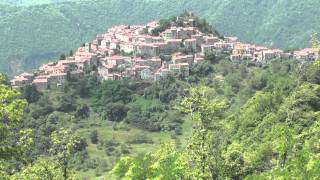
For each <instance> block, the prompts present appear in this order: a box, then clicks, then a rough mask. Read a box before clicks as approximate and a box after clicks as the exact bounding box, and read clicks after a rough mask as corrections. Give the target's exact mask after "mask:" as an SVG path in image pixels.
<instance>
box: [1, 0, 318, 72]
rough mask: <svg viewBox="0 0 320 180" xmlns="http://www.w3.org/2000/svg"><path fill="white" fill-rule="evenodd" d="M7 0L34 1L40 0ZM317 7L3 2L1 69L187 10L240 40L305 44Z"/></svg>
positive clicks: (311, 2) (160, 0) (151, 0)
mask: <svg viewBox="0 0 320 180" xmlns="http://www.w3.org/2000/svg"><path fill="white" fill-rule="evenodd" d="M5 2H14V3H15V4H19V3H20V4H21V3H22V4H29V5H30V4H31V5H32V4H38V2H40V1H8V0H7V1H5ZM42 2H43V1H42ZM46 2H61V1H46ZM318 7H320V1H317V0H305V1H299V0H282V1H278V0H268V1H266V0H265V1H261V0H250V1H247V0H227V1H226V0H206V1H203V0H179V1H174V0H121V1H118V0H108V1H103V0H93V1H75V2H63V3H58V4H55V3H53V4H46V5H37V6H22V7H21V6H19V7H10V8H9V7H6V6H0V34H1V37H0V43H1V44H2V46H1V47H0V54H1V55H0V71H1V72H5V73H7V74H14V73H16V72H17V71H19V70H21V69H26V68H27V69H30V68H34V67H37V66H38V65H39V64H41V63H42V62H44V61H47V60H48V59H50V58H57V57H58V56H59V55H60V54H61V53H62V52H67V51H69V50H70V49H72V48H76V47H78V46H79V45H80V44H81V43H83V42H84V41H86V40H90V39H92V38H93V37H94V36H95V35H96V34H98V33H101V32H103V31H104V30H105V29H106V28H107V27H110V26H111V25H113V24H119V23H127V24H134V23H145V22H147V21H149V20H152V19H158V18H162V17H168V16H171V15H177V14H179V13H181V12H182V11H184V10H191V11H193V12H194V13H195V14H197V15H200V16H202V17H204V18H206V19H207V20H208V21H209V22H210V23H211V24H213V25H214V26H215V27H216V29H217V30H218V31H220V32H221V33H222V34H226V35H234V36H238V37H240V39H241V40H242V41H251V42H255V43H257V44H266V45H271V46H276V47H280V48H284V49H288V48H296V47H304V46H308V44H309V39H310V38H309V37H310V34H311V33H312V32H313V31H316V32H318V31H319V29H320V25H319V23H318V19H319V17H320V13H319V11H320V10H319V8H318Z"/></svg>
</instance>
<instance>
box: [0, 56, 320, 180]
mask: <svg viewBox="0 0 320 180" xmlns="http://www.w3.org/2000/svg"><path fill="white" fill-rule="evenodd" d="M319 73H320V69H319V66H316V64H313V63H306V64H305V65H304V66H301V65H300V62H298V61H287V60H274V61H271V62H270V63H269V64H267V65H264V66H263V67H259V66H255V65H253V64H250V63H247V62H242V63H234V62H231V61H229V60H228V59H224V58H223V57H217V58H216V59H207V60H206V61H203V62H202V63H199V64H197V65H196V66H195V67H194V68H193V69H192V70H191V72H190V74H191V76H190V77H189V78H188V79H179V78H176V77H169V78H167V79H163V80H162V81H158V82H155V83H148V82H143V81H142V82H139V81H130V80H129V81H127V80H122V81H104V82H102V83H100V82H99V81H97V79H96V78H95V77H92V76H87V77H84V78H82V79H78V80H74V81H69V82H68V84H66V85H65V86H63V87H62V88H56V89H51V90H48V91H45V92H42V93H39V92H38V91H36V89H34V88H33V87H32V86H31V87H27V88H24V89H22V90H21V92H22V97H23V98H26V100H27V101H28V102H29V105H28V106H27V107H26V110H25V114H24V116H23V119H24V121H23V122H22V121H21V122H20V123H21V126H19V127H20V128H29V129H31V130H32V131H33V134H32V136H31V137H32V138H34V142H33V143H34V144H32V148H31V149H27V151H28V153H27V154H28V155H29V156H28V159H29V161H30V162H33V165H30V166H24V170H23V171H20V172H19V173H16V174H14V175H12V176H13V177H14V179H21V177H34V176H36V177H46V176H47V173H51V172H52V173H53V174H54V175H55V176H54V177H60V176H59V175H61V174H62V168H63V167H65V166H64V165H56V166H55V168H52V169H50V167H51V166H50V165H55V164H54V163H55V162H56V161H57V160H60V159H59V154H54V153H52V151H51V150H52V149H54V148H55V146H54V141H53V140H52V137H53V136H55V134H56V133H57V132H58V133H61V132H60V131H61V128H62V127H63V128H67V129H70V130H69V131H67V132H68V134H65V135H64V136H65V138H62V137H60V139H61V141H69V139H68V137H70V136H71V137H72V136H75V137H76V138H77V139H78V140H77V142H78V143H76V144H75V152H73V154H72V155H70V154H69V155H68V159H67V160H68V161H67V164H68V166H67V167H68V172H71V173H70V174H68V176H71V177H72V175H73V174H72V170H74V171H75V175H76V176H77V177H78V178H79V179H101V178H103V177H104V178H108V179H113V178H112V177H113V176H112V175H115V176H118V178H117V179H122V178H125V177H126V178H129V179H134V178H133V177H136V179H145V178H143V177H149V178H150V179H152V178H156V177H158V176H159V179H163V180H166V179H168V178H169V177H168V176H169V175H174V176H172V177H174V178H172V177H171V178H172V179H179V178H178V177H181V178H182V177H185V178H186V177H189V178H188V179H199V176H200V175H198V174H197V173H198V171H197V168H198V167H194V164H192V165H190V166H189V167H188V166H187V165H188V164H187V163H184V160H186V158H191V159H187V160H190V161H192V162H193V161H195V162H197V161H196V160H197V159H196V157H193V156H190V157H189V156H186V154H185V153H187V152H188V151H192V152H194V153H195V154H196V155H198V154H199V155H202V153H208V157H210V158H217V160H216V164H215V163H214V164H210V168H217V170H216V171H212V172H215V173H216V174H214V175H216V176H217V177H220V178H221V179H228V178H236V179H237V178H239V179H242V178H247V179H269V178H268V177H271V176H272V177H276V178H281V177H285V179H287V178H288V179H290V178H291V177H293V175H294V176H295V177H301V178H302V177H309V178H311V179H312V178H314V177H317V176H319V171H318V167H319V166H318V165H319V163H320V162H319V159H318V158H316V157H317V156H319V142H318V140H319V136H320V134H319V133H320V129H319V127H320V126H319V118H320V116H319V107H320V106H319V99H320V87H319V83H320V81H319V78H318V77H319ZM203 85H206V86H207V93H206V98H205V100H204V99H203V98H202V96H199V95H194V92H197V91H192V90H191V89H190V88H192V87H201V86H203ZM3 87H4V86H0V88H3ZM1 95H2V94H0V96H1ZM199 97H200V98H201V99H197V98H199ZM222 100H223V101H225V103H226V106H225V107H224V108H225V109H223V110H222V111H221V112H219V114H220V113H221V114H220V116H218V114H217V112H216V111H210V112H207V111H205V110H206V108H207V107H208V108H218V107H219V106H217V105H215V104H211V103H216V102H220V101H222ZM183 102H193V103H200V104H201V103H209V104H205V105H208V106H200V105H199V104H198V105H195V106H192V107H193V108H194V109H195V110H194V113H196V115H195V116H194V117H193V115H192V114H188V113H186V112H182V111H180V110H181V109H180V108H178V107H180V106H182V105H183ZM210 105H212V106H210ZM0 108H3V106H0ZM207 110H210V109H207ZM203 111H205V112H203ZM14 112H15V111H14ZM198 113H199V114H198ZM212 113H214V114H212ZM197 115H199V116H200V117H201V120H203V122H206V121H208V122H207V123H208V124H207V126H205V127H206V128H208V129H209V128H212V129H209V130H208V129H204V131H200V132H211V133H212V134H211V135H212V137H211V138H213V137H214V138H213V139H210V138H208V139H206V141H205V143H206V144H207V145H208V146H207V147H209V148H211V149H210V150H211V151H209V152H207V150H208V149H206V148H207V147H202V146H201V143H197V141H199V142H201V138H200V137H198V139H197V141H195V140H193V138H197V134H195V133H197V130H198V128H199V127H198V124H197V117H198V116H197ZM206 115H207V116H206ZM211 115H212V116H211ZM0 117H1V116H0ZM13 117H16V116H13ZM2 127H3V128H5V127H7V126H1V128H2ZM9 127H10V126H9ZM12 131H13V132H14V130H13V129H12ZM3 132H4V131H3ZM62 132H63V131H62ZM198 133H199V132H198ZM201 135H202V134H198V136H201ZM25 138H26V137H25ZM11 140H12V139H11ZM8 141H9V142H11V141H10V139H8ZM52 141H53V142H52ZM168 142H172V143H175V146H174V147H171V146H163V144H162V143H168ZM62 143H63V142H62ZM190 143H195V145H196V150H195V151H194V149H189V148H188V149H186V146H187V145H188V147H190ZM198 146H199V147H198ZM63 147H64V146H63ZM160 147H162V148H160ZM167 148H169V150H168V149H167ZM59 150H60V151H62V152H63V151H65V149H63V148H61V149H59ZM30 154H31V155H30ZM144 154H145V156H143V155H144ZM188 155H189V154H188ZM0 158H1V156H0ZM193 158H194V159H193ZM119 159H121V160H120V161H119ZM41 160H42V161H41ZM43 161H44V163H45V164H41V163H43ZM58 162H59V161H58ZM160 162H161V163H160ZM203 162H206V163H208V162H213V161H209V160H208V159H206V160H204V161H203ZM180 163H182V164H180ZM12 164H14V165H16V166H12V167H7V168H8V169H10V168H14V167H23V165H22V162H19V161H18V162H17V161H14V163H13V162H12ZM19 165H20V166H19ZM47 166H48V167H49V169H48V170H47V171H42V168H38V167H47ZM168 167H170V168H168ZM131 168H138V169H137V170H135V171H129V169H131ZM112 169H114V170H113V171H111V170H112ZM177 169H178V170H177ZM144 170H146V171H144ZM0 172H1V171H0ZM8 172H9V171H8ZM10 172H12V171H10ZM15 172H16V171H15ZM206 172H207V171H206ZM163 176H164V177H163ZM200 177H201V176H200ZM44 179H46V178H44ZM114 179H116V178H114Z"/></svg>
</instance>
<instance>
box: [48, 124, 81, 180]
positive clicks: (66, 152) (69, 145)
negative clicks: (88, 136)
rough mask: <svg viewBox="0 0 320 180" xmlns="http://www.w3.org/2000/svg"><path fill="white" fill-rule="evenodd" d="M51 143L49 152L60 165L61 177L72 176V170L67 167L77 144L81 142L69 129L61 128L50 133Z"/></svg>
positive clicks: (68, 177) (67, 177)
mask: <svg viewBox="0 0 320 180" xmlns="http://www.w3.org/2000/svg"><path fill="white" fill-rule="evenodd" d="M51 143H52V147H51V149H50V152H51V153H52V155H53V156H54V158H55V159H56V160H57V161H58V163H59V166H61V168H62V172H63V173H62V174H63V178H64V179H70V178H72V177H73V172H72V171H71V170H70V168H69V160H70V158H71V157H72V155H73V154H74V153H75V152H76V151H77V146H78V145H79V144H80V143H81V140H80V138H79V137H78V136H76V135H74V134H73V133H72V132H71V131H70V130H68V129H64V128H61V129H59V130H58V131H55V132H53V133H52V134H51Z"/></svg>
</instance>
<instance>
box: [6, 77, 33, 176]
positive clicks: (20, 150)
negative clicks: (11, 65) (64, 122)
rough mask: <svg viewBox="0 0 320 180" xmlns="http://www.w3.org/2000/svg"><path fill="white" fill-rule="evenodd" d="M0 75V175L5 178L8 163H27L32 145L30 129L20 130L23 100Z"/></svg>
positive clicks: (9, 169) (23, 106) (24, 103)
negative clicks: (28, 152) (13, 161)
mask: <svg viewBox="0 0 320 180" xmlns="http://www.w3.org/2000/svg"><path fill="white" fill-rule="evenodd" d="M5 81H6V80H5V78H4V76H2V75H1V74H0V102H1V103H0V132H1V133H0V139H1V141H0V147H1V149H0V175H1V176H4V177H5V176H7V172H10V171H11V170H12V169H11V168H13V167H10V166H11V164H10V161H12V160H16V161H20V162H28V161H29V159H28V156H27V151H28V150H30V146H31V145H32V143H33V140H32V138H31V133H32V131H31V130H30V129H20V128H19V127H21V124H22V122H23V121H22V120H23V119H22V118H23V113H24V109H25V107H26V105H27V103H26V101H25V100H22V99H19V96H20V94H19V92H17V91H15V90H11V88H10V87H8V86H7V85H5V84H6V82H5Z"/></svg>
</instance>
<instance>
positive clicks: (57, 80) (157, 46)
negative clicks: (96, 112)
mask: <svg viewBox="0 0 320 180" xmlns="http://www.w3.org/2000/svg"><path fill="white" fill-rule="evenodd" d="M159 26H160V25H159V22H157V21H153V22H150V23H148V24H146V25H119V26H114V27H112V28H110V29H108V30H107V32H106V33H105V34H101V35H98V36H97V37H96V39H95V40H93V41H92V42H90V43H86V44H85V45H84V46H83V47H80V48H78V49H77V51H76V52H75V53H74V55H72V56H70V57H67V58H66V59H64V60H60V61H58V62H50V63H47V64H44V65H42V66H41V67H40V68H39V70H38V71H37V72H35V73H23V74H21V75H19V76H16V77H15V78H14V79H13V80H12V81H11V83H12V86H13V87H14V88H17V87H22V86H25V85H28V84H34V85H35V86H36V87H37V88H38V89H39V90H43V89H47V88H49V87H57V86H61V85H63V84H64V83H65V82H66V81H67V79H68V78H79V77H81V76H83V75H84V74H86V73H92V74H94V75H96V76H98V77H100V78H101V79H102V80H118V79H124V78H136V79H142V80H160V79H162V78H164V77H165V76H167V75H169V74H173V75H179V76H183V77H187V76H189V71H190V68H191V67H192V66H193V65H194V64H196V63H198V62H201V61H203V60H204V58H205V56H206V55H207V54H210V53H214V54H221V53H228V54H230V59H231V60H232V61H240V60H250V61H254V62H259V63H265V62H267V61H268V60H271V59H274V58H280V57H284V56H290V54H288V53H284V52H283V51H281V50H279V49H270V48H267V47H261V46H256V45H252V44H244V43H241V42H239V41H238V38H236V37H224V38H219V37H217V36H216V35H214V34H205V33H202V32H201V31H200V30H199V29H198V28H197V26H196V23H195V21H194V19H192V18H190V19H188V20H187V21H186V23H185V24H184V25H183V26H178V25H177V24H174V23H172V24H171V26H170V27H169V28H167V29H166V30H165V31H163V32H162V33H160V35H158V36H154V35H152V33H151V32H152V31H153V30H155V29H156V28H158V27H159ZM318 50H319V49H318ZM316 54H317V56H316ZM294 57H296V58H299V59H304V60H310V59H315V58H317V57H319V51H318V53H317V50H315V49H306V50H302V51H296V52H294Z"/></svg>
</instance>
